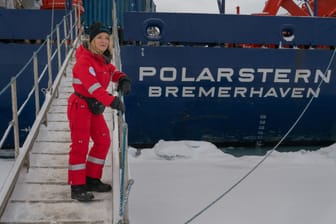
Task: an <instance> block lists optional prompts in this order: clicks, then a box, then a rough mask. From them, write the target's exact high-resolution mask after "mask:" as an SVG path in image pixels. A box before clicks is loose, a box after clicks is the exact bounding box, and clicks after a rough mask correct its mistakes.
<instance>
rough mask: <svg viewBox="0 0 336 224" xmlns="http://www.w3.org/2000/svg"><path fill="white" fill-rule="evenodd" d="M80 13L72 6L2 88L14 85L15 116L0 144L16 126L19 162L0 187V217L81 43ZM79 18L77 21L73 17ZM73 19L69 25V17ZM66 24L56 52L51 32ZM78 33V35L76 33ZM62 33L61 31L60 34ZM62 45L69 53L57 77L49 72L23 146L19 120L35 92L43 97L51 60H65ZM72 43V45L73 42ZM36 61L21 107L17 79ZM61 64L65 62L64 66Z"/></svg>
mask: <svg viewBox="0 0 336 224" xmlns="http://www.w3.org/2000/svg"><path fill="white" fill-rule="evenodd" d="M76 15H79V8H78V7H77V8H75V9H73V10H71V11H70V12H69V13H68V14H67V15H66V16H64V18H63V20H62V21H61V22H60V23H59V24H58V25H57V26H56V28H55V29H54V30H52V31H51V33H50V35H48V36H47V40H46V43H43V44H42V45H41V47H40V48H39V49H38V50H37V51H36V52H34V53H33V56H32V58H31V59H29V60H28V62H27V64H26V65H25V66H23V68H22V69H21V71H20V72H19V73H18V74H16V75H15V76H14V77H13V78H12V79H11V81H10V82H9V84H8V85H7V86H5V88H4V89H2V90H1V91H0V96H1V95H2V94H3V93H4V92H5V91H7V90H9V87H11V92H12V94H11V95H12V101H11V104H12V108H13V119H12V120H11V121H10V123H9V125H8V128H7V130H6V132H5V134H4V136H2V138H1V141H0V148H1V147H2V144H3V143H4V141H5V139H6V138H7V136H8V133H9V132H10V130H11V128H13V129H14V139H15V140H14V141H15V163H14V166H13V167H12V169H11V170H10V172H9V175H8V177H7V179H6V181H5V182H4V184H3V186H2V187H1V191H0V217H1V216H2V214H3V212H4V211H5V208H6V205H7V203H8V200H9V198H10V195H11V193H12V191H13V189H14V187H15V183H16V180H17V177H18V174H19V171H20V169H21V168H22V167H23V166H24V165H25V164H29V162H28V163H25V162H27V161H26V160H27V157H28V155H29V151H30V150H31V148H32V146H33V143H34V141H35V139H36V137H37V134H38V131H39V127H40V125H41V124H42V123H43V122H45V119H46V114H47V112H48V110H49V107H50V105H51V102H52V99H53V98H55V97H56V96H57V91H56V90H57V89H58V86H59V84H60V81H61V79H62V77H63V75H64V74H65V69H66V67H67V65H68V62H69V61H70V59H71V57H72V55H73V53H74V51H75V48H74V47H75V46H77V44H78V41H79V35H80V32H78V31H79V29H78V28H79V27H78V24H80V23H78V20H79V19H80V18H79V17H77V16H76ZM73 17H74V18H75V23H73V22H72V21H73V19H72V18H73ZM68 19H69V21H70V22H69V25H67V23H68V22H67V21H68ZM62 23H63V24H64V27H68V29H64V40H62V41H60V39H59V38H57V41H56V44H57V47H56V48H55V51H54V52H53V53H52V52H51V51H52V46H51V43H52V41H51V38H50V37H51V36H52V34H53V33H54V32H57V33H58V32H60V29H59V27H60V24H62ZM73 34H75V38H76V39H75V40H73V39H72V37H73ZM76 35H77V37H76ZM57 36H58V37H59V35H57ZM68 41H72V42H73V45H72V48H70V49H69V45H68V44H69V42H68ZM45 44H47V45H48V44H49V45H50V46H49V47H48V48H47V49H48V51H50V52H47V55H48V56H49V57H48V60H47V61H48V62H47V65H46V66H45V69H43V71H42V72H41V73H40V74H39V75H38V74H37V73H38V71H37V54H38V53H39V52H40V51H41V50H42V48H43V46H44V45H45ZM62 46H64V49H65V52H64V53H65V55H66V57H65V58H64V60H63V61H62V62H61V61H58V63H56V66H57V67H58V68H57V70H58V73H57V75H56V77H55V79H54V80H52V76H50V74H49V80H48V83H50V85H49V86H48V89H46V91H45V92H44V94H45V100H44V102H43V105H42V107H41V109H40V105H39V101H35V104H36V117H35V121H34V123H33V126H32V128H31V129H30V131H29V134H28V136H27V137H26V139H25V141H24V143H23V145H22V147H21V148H20V142H19V137H18V131H19V124H18V117H19V115H20V113H21V111H22V108H23V107H25V106H26V105H27V103H28V101H29V99H30V98H31V97H32V95H33V93H35V99H37V98H39V94H40V93H39V92H40V91H39V86H38V84H39V83H40V81H41V80H42V78H43V76H44V74H46V71H47V70H49V71H51V70H52V68H50V67H49V69H47V68H48V66H52V63H51V61H52V60H53V59H54V58H55V56H56V55H58V57H57V59H58V60H61V57H60V56H59V53H58V52H57V51H60V49H63V48H61V47H62ZM70 47H71V46H70ZM31 63H32V64H33V67H34V79H35V80H34V86H33V88H32V90H31V91H30V92H29V94H28V95H27V98H26V99H25V101H24V103H23V104H22V105H21V106H20V109H19V110H18V109H17V92H16V83H17V79H18V78H19V77H20V76H21V74H22V73H23V71H24V70H25V69H26V68H27V67H28V66H29V65H30V64H31ZM60 65H61V66H60Z"/></svg>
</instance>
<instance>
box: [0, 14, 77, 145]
mask: <svg viewBox="0 0 336 224" xmlns="http://www.w3.org/2000/svg"><path fill="white" fill-rule="evenodd" d="M75 13H76V11H75V9H74V10H72V11H70V12H69V13H68V14H67V15H65V16H64V17H63V20H62V21H61V22H60V23H59V24H57V25H56V28H55V29H53V30H52V31H51V33H50V34H49V35H48V36H47V38H46V40H45V41H44V42H43V43H42V44H41V46H40V47H39V48H38V49H37V50H36V51H35V52H34V53H33V55H32V57H31V58H30V59H29V60H28V61H27V62H26V64H25V65H24V66H23V67H22V68H21V70H20V71H19V72H18V73H17V74H16V75H15V76H14V77H12V79H11V80H10V81H9V83H8V84H7V85H6V86H5V87H4V88H3V89H2V90H1V91H0V96H1V95H2V94H4V93H5V92H6V91H9V89H10V88H13V85H15V84H14V83H15V82H16V81H17V80H18V79H19V78H20V77H22V75H23V74H24V72H25V71H26V70H27V69H28V68H29V67H30V66H34V78H35V82H34V86H33V88H32V89H31V91H30V92H29V93H28V95H27V96H26V99H25V100H24V102H23V103H22V105H20V108H19V110H18V111H17V114H16V113H14V114H13V119H12V120H11V121H9V124H8V126H7V128H6V130H5V132H4V134H3V136H1V139H0V149H1V148H2V147H3V144H4V142H5V140H6V139H7V137H8V136H9V134H10V131H11V130H12V128H14V125H18V124H15V122H14V117H15V116H20V114H21V112H22V110H23V109H24V108H25V107H26V105H27V103H28V101H29V100H30V99H31V96H32V94H33V92H35V100H36V102H35V104H36V109H37V110H38V108H39V107H40V105H39V100H37V99H39V95H40V92H39V90H38V84H39V83H40V82H41V80H42V79H43V78H44V77H45V74H46V70H47V69H48V70H49V71H48V72H50V70H51V67H50V66H51V61H52V60H53V59H54V58H55V55H56V54H58V53H60V52H59V51H60V50H61V48H62V49H64V50H65V54H66V52H67V51H68V41H69V40H70V41H71V40H72V39H71V36H72V35H71V34H72V33H73V30H74V29H75V28H76V25H77V24H76V23H74V24H73V23H72V19H71V18H72V17H74V16H75ZM61 24H64V27H68V30H66V29H64V37H65V38H64V39H63V40H62V41H61V40H60V39H59V38H57V41H56V45H57V47H56V49H55V51H54V52H53V54H52V56H51V57H50V58H48V64H46V65H45V67H44V69H43V71H42V72H41V73H40V74H39V75H37V76H36V73H38V71H37V60H38V54H39V53H42V51H43V50H44V48H46V46H47V45H49V47H48V46H47V55H51V50H52V49H51V48H52V46H51V37H52V36H53V34H54V33H59V32H60V25H61ZM57 36H58V35H57ZM58 37H59V36H58ZM57 59H58V60H62V59H61V57H58V58H57ZM60 64H61V61H58V65H60ZM58 69H59V68H58ZM36 78H38V81H37V80H36ZM48 83H49V85H50V84H51V83H52V77H51V75H50V76H49V78H48ZM48 88H49V87H48ZM13 100H16V97H14V99H13ZM12 103H13V102H12ZM37 113H38V111H36V114H37ZM14 129H15V128H14ZM15 141H16V140H15ZM15 148H16V150H17V149H18V148H19V146H15Z"/></svg>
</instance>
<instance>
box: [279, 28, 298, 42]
mask: <svg viewBox="0 0 336 224" xmlns="http://www.w3.org/2000/svg"><path fill="white" fill-rule="evenodd" d="M281 35H282V38H283V39H284V40H285V41H293V40H294V38H295V36H294V31H293V29H291V28H283V29H282V31H281Z"/></svg>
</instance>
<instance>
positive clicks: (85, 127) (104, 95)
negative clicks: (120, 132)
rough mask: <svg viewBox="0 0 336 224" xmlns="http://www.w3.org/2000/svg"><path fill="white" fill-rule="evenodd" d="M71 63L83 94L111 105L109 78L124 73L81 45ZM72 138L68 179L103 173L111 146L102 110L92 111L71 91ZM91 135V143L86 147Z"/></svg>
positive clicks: (80, 179) (81, 180)
mask: <svg viewBox="0 0 336 224" xmlns="http://www.w3.org/2000/svg"><path fill="white" fill-rule="evenodd" d="M76 60H77V62H76V64H75V66H74V67H73V71H72V72H73V84H72V86H73V88H74V90H75V92H77V93H79V94H80V95H82V96H84V97H91V98H96V99H97V100H98V101H99V102H101V103H103V104H104V105H105V106H110V104H111V103H112V101H113V100H114V96H111V95H109V93H108V92H107V91H106V89H107V87H108V85H109V83H110V81H111V80H112V81H113V82H117V81H118V80H119V79H120V78H121V77H123V76H126V75H125V74H124V73H122V72H120V71H117V70H116V68H115V66H113V65H112V64H110V63H109V61H107V60H106V59H105V58H104V56H102V55H97V54H93V53H91V52H90V51H89V50H88V49H87V48H86V47H85V46H84V45H81V46H80V47H79V48H78V49H77V51H76ZM67 114H68V120H69V126H70V131H71V141H72V144H71V146H70V153H69V169H68V183H69V184H70V185H82V184H85V182H86V176H89V177H91V178H98V179H100V178H101V177H102V171H103V166H104V163H105V159H106V156H107V153H108V150H109V147H110V134H109V129H108V126H107V124H106V122H105V119H104V116H103V114H99V115H94V114H93V113H91V111H90V110H89V108H88V105H87V103H86V102H85V100H84V99H83V98H80V97H79V96H77V95H75V94H72V95H71V96H70V97H69V99H68V108H67ZM90 137H91V138H92V141H93V146H92V148H91V149H90V151H89V154H88V150H89V140H90Z"/></svg>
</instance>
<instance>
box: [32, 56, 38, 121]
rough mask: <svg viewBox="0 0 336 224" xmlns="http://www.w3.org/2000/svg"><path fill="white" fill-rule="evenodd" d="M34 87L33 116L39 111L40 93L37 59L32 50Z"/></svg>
mask: <svg viewBox="0 0 336 224" xmlns="http://www.w3.org/2000/svg"><path fill="white" fill-rule="evenodd" d="M33 57H34V88H35V116H37V115H38V113H39V112H40V93H39V80H38V59H37V55H36V52H34V55H33Z"/></svg>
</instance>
